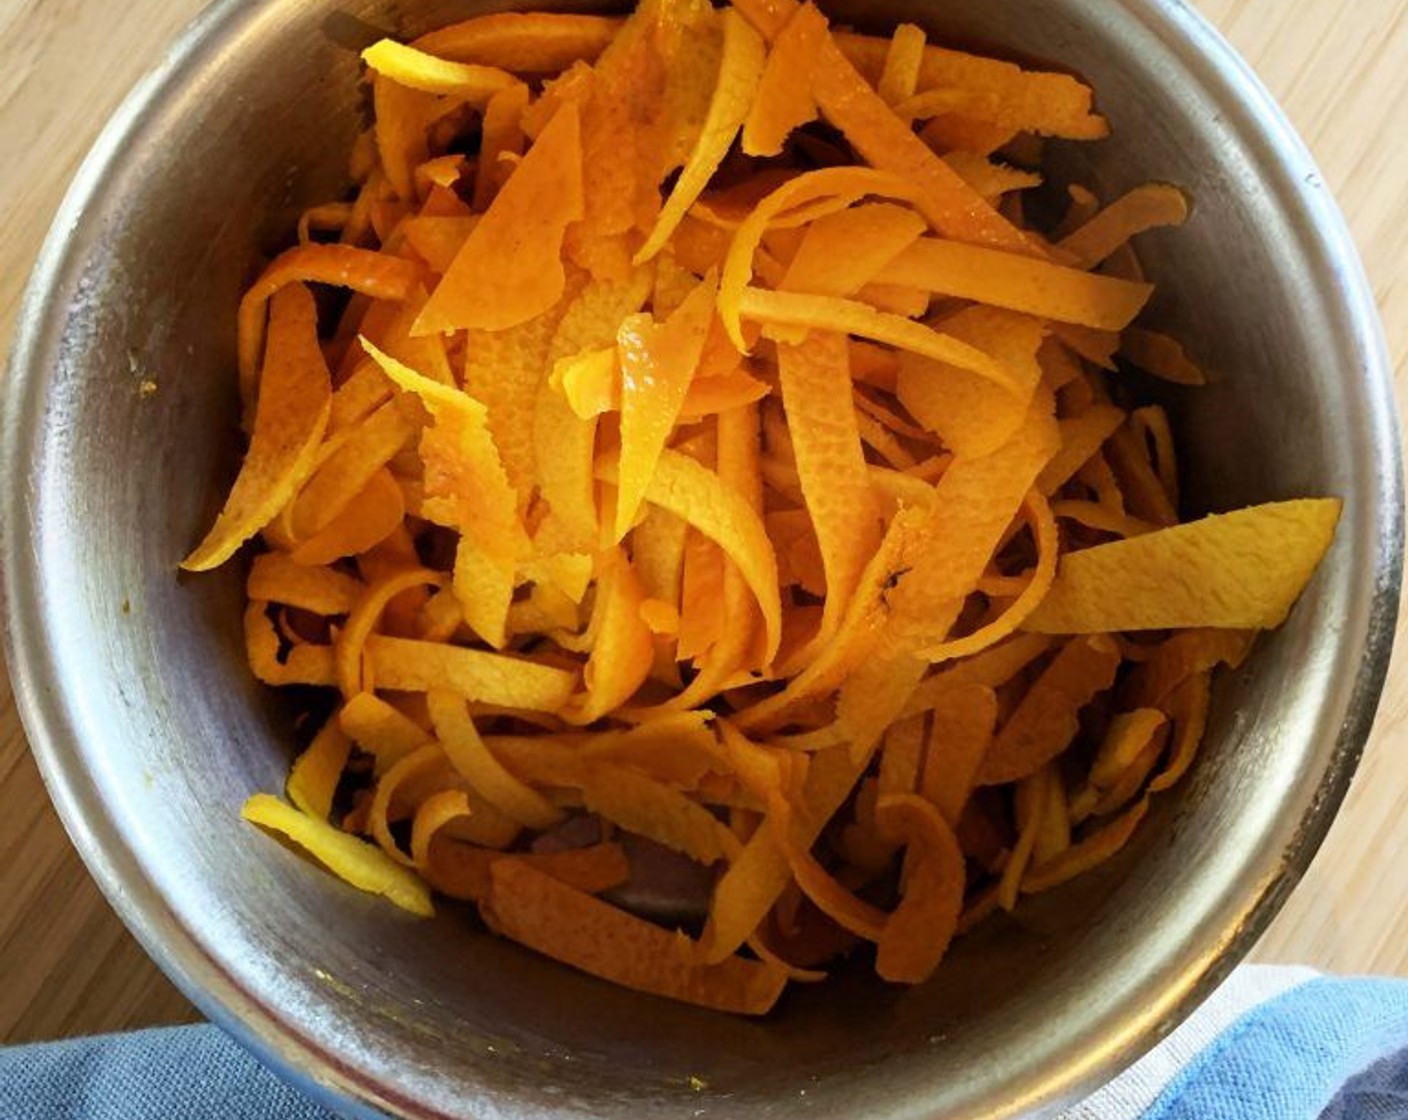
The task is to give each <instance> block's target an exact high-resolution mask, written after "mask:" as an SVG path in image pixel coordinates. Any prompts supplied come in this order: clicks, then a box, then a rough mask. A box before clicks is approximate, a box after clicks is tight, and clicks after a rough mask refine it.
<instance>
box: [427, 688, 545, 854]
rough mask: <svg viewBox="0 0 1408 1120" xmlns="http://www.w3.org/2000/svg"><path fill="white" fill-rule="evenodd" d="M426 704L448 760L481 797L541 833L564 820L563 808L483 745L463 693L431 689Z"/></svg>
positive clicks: (511, 818) (507, 815) (505, 813)
mask: <svg viewBox="0 0 1408 1120" xmlns="http://www.w3.org/2000/svg"><path fill="white" fill-rule="evenodd" d="M425 702H426V706H427V707H428V708H429V710H430V719H431V722H432V723H433V724H434V725H435V734H436V735H437V737H438V738H439V740H440V745H441V746H442V747H443V748H444V751H445V757H446V758H448V759H449V760H450V765H451V766H453V767H454V768H455V770H456V772H458V773H459V775H460V777H462V778H463V779H464V780H465V781H466V782H468V783H469V785H470V786H471V787H472V788H473V789H474V791H475V792H476V793H478V794H479V796H480V797H482V798H484V800H486V801H488V802H489V803H490V804H491V805H493V806H494V808H496V809H498V810H499V812H501V813H503V814H504V816H506V817H508V818H509V819H510V820H513V821H517V822H518V823H519V824H521V825H524V826H526V827H528V828H532V829H535V830H537V831H540V832H541V831H543V830H544V829H548V828H551V827H552V826H553V825H555V824H557V823H558V822H559V821H561V820H562V819H563V813H562V810H561V809H558V808H557V807H556V806H554V805H553V804H552V803H551V802H550V801H548V799H547V798H545V797H544V796H543V795H542V794H541V793H539V792H538V791H537V790H535V789H532V788H530V787H529V786H527V785H525V784H524V783H523V782H520V781H519V780H518V779H517V778H515V777H514V776H513V775H512V774H510V773H509V771H508V770H507V769H506V768H505V767H504V765H503V764H502V763H501V762H499V760H498V759H497V758H495V757H494V755H493V753H492V752H491V751H490V750H489V748H488V747H487V746H485V745H484V740H483V739H482V738H481V737H480V735H479V731H478V729H477V728H476V727H475V726H474V720H473V719H472V718H471V716H470V714H469V709H468V708H467V707H466V706H465V699H464V696H463V695H462V694H460V693H458V692H450V691H447V690H444V689H438V688H437V689H431V690H430V691H429V692H427V693H426V697H425Z"/></svg>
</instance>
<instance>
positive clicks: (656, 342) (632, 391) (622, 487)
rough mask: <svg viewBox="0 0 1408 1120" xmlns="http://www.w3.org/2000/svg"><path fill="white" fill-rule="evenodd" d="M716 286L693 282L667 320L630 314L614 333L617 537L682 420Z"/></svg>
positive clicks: (631, 520) (709, 279)
mask: <svg viewBox="0 0 1408 1120" xmlns="http://www.w3.org/2000/svg"><path fill="white" fill-rule="evenodd" d="M716 298H717V286H716V283H715V280H714V278H713V277H712V276H710V277H706V278H705V279H704V280H702V281H700V282H699V283H698V284H697V285H695V286H694V288H693V290H692V291H691V292H690V293H689V295H688V296H686V297H685V300H684V302H683V303H681V304H680V305H679V307H678V308H676V310H675V311H674V312H673V313H672V314H671V315H670V317H669V318H668V319H666V320H665V321H664V322H663V323H660V324H656V323H654V322H653V321H651V320H650V318H649V317H648V316H646V315H631V316H628V317H627V318H626V319H625V321H624V322H622V324H621V327H620V329H619V330H618V331H617V334H616V351H617V353H618V354H619V355H620V362H621V461H620V467H619V477H618V481H617V487H618V490H617V496H616V540H617V541H619V540H621V538H622V537H624V536H625V535H626V533H627V532H629V531H630V528H631V526H632V525H633V524H634V523H635V520H636V515H637V513H639V511H640V504H641V502H642V501H643V500H644V498H645V492H646V490H647V489H648V488H649V486H650V479H651V477H652V476H653V475H654V474H655V464H656V463H657V461H658V460H659V457H660V453H661V452H662V451H663V450H664V449H665V444H666V442H667V441H668V440H669V438H670V435H671V434H672V433H673V431H674V429H675V425H676V424H677V423H678V422H679V415H680V409H681V407H682V406H683V404H684V400H685V397H686V395H687V394H688V392H689V387H690V384H691V382H692V381H693V380H694V374H695V370H696V369H697V368H698V366H699V359H700V356H701V355H702V354H703V352H704V341H705V339H706V337H707V336H708V333H709V324H710V323H711V322H712V321H713V318H714V304H715V300H716Z"/></svg>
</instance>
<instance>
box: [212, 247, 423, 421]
mask: <svg viewBox="0 0 1408 1120" xmlns="http://www.w3.org/2000/svg"><path fill="white" fill-rule="evenodd" d="M420 278H421V266H420V265H418V264H416V262H415V261H408V260H404V259H402V258H401V257H393V256H391V255H390V254H387V253H378V252H374V251H372V250H370V249H356V248H353V247H352V246H350V245H322V244H316V243H315V244H309V245H298V246H295V247H294V248H292V249H288V250H286V251H284V252H283V253H280V254H279V255H278V256H277V257H275V258H274V259H273V260H272V261H270V262H269V265H268V267H266V268H265V269H264V271H263V272H261V273H260V274H259V278H258V279H257V280H255V282H254V283H253V284H251V285H250V286H249V289H248V290H247V291H246V292H245V294H244V296H243V297H242V298H241V299H240V310H239V366H240V397H241V399H242V400H243V401H244V404H245V411H246V415H249V414H250V413H251V412H252V411H253V406H254V403H255V398H256V396H257V386H256V378H257V375H258V367H259V356H260V353H261V352H262V351H263V350H264V348H265V346H264V336H265V326H266V324H265V309H266V306H267V304H268V302H269V300H270V299H271V298H272V297H273V295H274V293H275V292H277V291H278V290H279V289H280V288H283V287H286V286H287V285H289V284H292V283H296V282H302V283H309V284H332V285H335V286H337V287H341V288H350V289H352V290H353V291H354V292H362V293H364V294H365V295H368V296H370V297H372V298H373V299H384V300H392V301H395V302H399V301H401V300H404V299H408V298H410V295H411V292H412V290H413V289H414V288H415V286H416V284H418V283H419V282H420Z"/></svg>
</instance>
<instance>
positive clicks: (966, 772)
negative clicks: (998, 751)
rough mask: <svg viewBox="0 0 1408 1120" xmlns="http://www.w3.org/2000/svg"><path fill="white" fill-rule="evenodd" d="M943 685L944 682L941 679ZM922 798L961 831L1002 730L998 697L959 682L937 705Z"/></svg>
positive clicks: (921, 785)
mask: <svg viewBox="0 0 1408 1120" xmlns="http://www.w3.org/2000/svg"><path fill="white" fill-rule="evenodd" d="M938 679H943V678H938ZM930 719H931V723H930V727H929V739H928V743H927V745H926V748H925V752H924V766H923V769H922V771H921V773H920V779H919V792H920V794H921V795H922V796H923V797H924V798H925V800H927V801H929V802H931V803H932V804H933V806H934V808H936V809H937V810H938V811H939V813H940V814H942V816H943V818H944V820H946V821H947V822H948V823H949V825H950V827H953V828H957V827H958V821H959V819H960V818H961V817H962V816H963V810H964V807H965V806H966V805H967V804H968V798H969V797H970V796H971V795H972V792H973V784H974V781H975V779H976V778H977V776H978V768H979V767H980V766H981V765H982V762H983V758H984V756H985V755H986V754H987V752H988V749H989V748H990V747H991V745H992V738H993V733H994V731H995V729H996V727H997V694H996V693H995V692H993V690H992V689H991V688H990V687H988V686H987V685H984V684H976V683H972V682H969V681H965V680H963V679H962V678H961V677H957V676H953V677H952V679H951V680H949V681H948V682H947V687H946V688H944V689H943V690H942V693H941V695H939V696H938V697H936V698H934V703H933V705H932V715H931V717H930Z"/></svg>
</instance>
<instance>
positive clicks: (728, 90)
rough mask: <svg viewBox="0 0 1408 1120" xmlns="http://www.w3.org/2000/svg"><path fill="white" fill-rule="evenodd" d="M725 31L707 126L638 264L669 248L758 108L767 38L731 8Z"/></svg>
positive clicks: (638, 255)
mask: <svg viewBox="0 0 1408 1120" xmlns="http://www.w3.org/2000/svg"><path fill="white" fill-rule="evenodd" d="M723 28H724V49H723V56H722V58H721V59H720V60H719V79H718V84H717V86H716V87H715V89H714V96H713V98H712V99H711V100H710V102H709V112H708V115H707V116H706V117H705V118H704V126H703V128H702V129H701V130H700V133H699V139H698V140H696V141H695V144H694V150H693V151H691V152H690V154H689V159H688V160H687V161H686V162H685V165H684V169H683V170H682V171H681V172H680V174H679V178H677V179H676V180H675V185H674V187H673V188H672V189H671V191H670V196H669V198H667V199H666V200H665V205H664V206H663V207H661V209H660V216H659V217H658V218H656V220H655V226H654V228H653V229H652V230H651V231H650V235H649V236H648V237H647V238H646V240H645V244H644V245H642V246H641V247H640V249H639V250H638V251H637V252H636V255H635V260H634V263H635V264H642V263H644V262H645V261H648V260H650V259H651V258H652V257H654V256H655V254H656V253H658V252H659V251H660V250H661V249H662V248H664V246H665V243H666V242H667V241H669V239H670V235H671V234H673V233H674V232H675V228H676V227H677V226H678V225H679V224H680V220H681V219H682V218H683V217H684V216H685V214H686V213H687V212H688V211H689V208H690V207H691V206H693V205H694V202H695V200H696V199H697V198H698V197H699V196H700V194H702V193H703V191H704V188H705V187H706V186H708V184H709V180H710V179H711V178H712V177H713V175H714V172H715V171H717V170H718V168H719V164H721V163H722V162H723V159H724V156H725V155H727V154H728V149H729V146H730V145H731V144H732V143H733V138H734V137H735V136H737V135H738V130H739V129H740V128H742V127H743V121H744V119H745V118H746V117H747V116H748V110H749V108H750V107H751V106H752V104H753V95H754V93H755V92H756V91H757V88H758V81H759V79H760V78H761V77H762V75H763V66H764V63H765V61H766V48H765V47H764V45H763V40H762V37H761V36H759V34H758V33H757V32H756V31H754V30H753V28H751V27H750V26H749V25H748V24H747V23H746V22H745V21H744V20H743V18H742V17H741V16H740V15H739V14H738V13H737V12H736V11H734V10H733V9H732V8H725V9H724V12H723Z"/></svg>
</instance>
